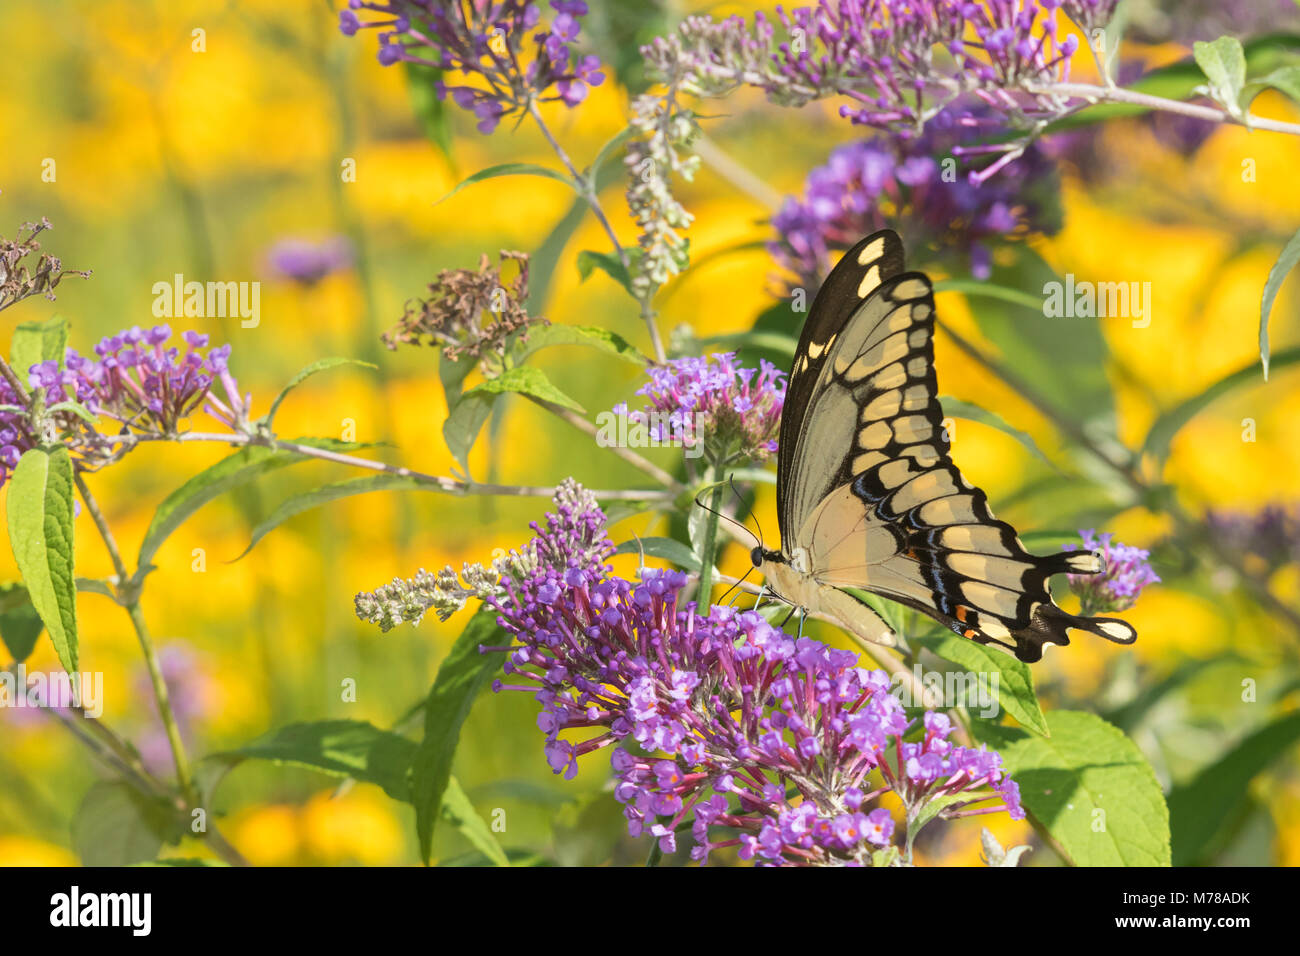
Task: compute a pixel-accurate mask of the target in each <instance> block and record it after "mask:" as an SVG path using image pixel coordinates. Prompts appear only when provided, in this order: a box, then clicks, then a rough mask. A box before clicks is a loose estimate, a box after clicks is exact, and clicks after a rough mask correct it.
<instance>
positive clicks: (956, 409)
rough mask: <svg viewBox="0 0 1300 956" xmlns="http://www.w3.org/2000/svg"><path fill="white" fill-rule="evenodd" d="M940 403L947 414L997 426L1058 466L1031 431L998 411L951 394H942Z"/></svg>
mask: <svg viewBox="0 0 1300 956" xmlns="http://www.w3.org/2000/svg"><path fill="white" fill-rule="evenodd" d="M939 404H940V405H942V406H943V410H944V412H945V414H948V415H953V416H956V417H957V418H965V419H967V420H968V421H972V422H979V423H980V424H981V425H988V426H989V427H990V428H996V429H997V430H998V431H1000V432H1004V433H1005V434H1007V435H1010V436H1011V437H1012V438H1014V439H1015V440H1016V441H1018V442H1020V444H1022V445H1024V446H1025V447H1026V448H1028V449H1029V451H1030V452H1031V453H1032V454H1033V455H1034V457H1035V458H1037V459H1039V460H1040V461H1042V462H1043V463H1044V464H1046V465H1048V466H1049V467H1051V468H1055V467H1056V466H1055V465H1053V464H1052V460H1051V459H1050V458H1048V457H1047V455H1045V454H1044V453H1043V450H1042V449H1041V448H1039V447H1038V443H1037V442H1036V441H1034V436H1033V435H1031V434H1029V432H1025V431H1021V430H1020V429H1019V428H1016V427H1014V426H1013V425H1011V424H1009V423H1008V422H1007V420H1006V419H1005V418H1003V417H1002V416H1001V415H999V414H997V413H996V412H990V411H988V410H986V409H983V408H980V407H979V406H978V405H972V404H971V403H970V402H963V401H962V400H961V399H960V398H953V397H952V396H949V395H941V396H940V397H939Z"/></svg>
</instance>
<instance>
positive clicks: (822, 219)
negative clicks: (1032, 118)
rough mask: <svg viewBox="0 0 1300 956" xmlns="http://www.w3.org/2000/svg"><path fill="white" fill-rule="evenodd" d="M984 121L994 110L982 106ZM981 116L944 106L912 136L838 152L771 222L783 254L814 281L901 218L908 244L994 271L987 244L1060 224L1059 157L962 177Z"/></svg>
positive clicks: (1032, 158) (1034, 151) (1033, 151)
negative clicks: (841, 254)
mask: <svg viewBox="0 0 1300 956" xmlns="http://www.w3.org/2000/svg"><path fill="white" fill-rule="evenodd" d="M981 112H982V114H983V116H984V118H987V111H981ZM980 122H981V120H980V119H979V118H976V117H974V116H972V115H970V114H969V113H966V114H964V115H963V114H959V113H958V111H956V110H952V109H949V110H945V111H944V112H942V113H940V114H939V115H938V116H936V117H935V119H934V120H933V121H932V122H931V123H930V124H929V125H928V126H927V127H926V129H925V132H924V133H922V134H921V135H920V136H915V137H897V136H877V137H874V138H871V139H867V140H863V141H859V142H856V143H849V144H846V145H844V146H841V147H839V148H837V149H835V150H834V151H833V152H832V153H831V154H830V157H829V158H828V159H827V161H826V163H825V164H824V165H822V166H818V167H817V168H816V169H814V170H813V171H812V172H811V173H809V174H808V178H807V180H806V182H805V184H804V191H803V195H802V196H800V197H789V198H787V199H786V200H785V203H784V204H783V205H782V207H781V209H780V211H779V212H778V213H777V214H776V216H775V217H774V218H773V220H772V226H773V228H774V229H775V230H776V232H777V235H778V238H777V239H776V240H774V241H773V242H771V243H770V244H769V246H768V248H769V250H770V251H771V252H772V254H773V256H774V257H775V258H776V260H777V261H778V262H779V263H780V264H781V265H782V266H783V267H784V268H786V269H788V270H789V271H791V272H793V273H794V274H795V275H796V276H797V277H798V280H799V281H800V282H801V283H803V284H805V285H809V286H813V287H815V286H816V285H818V284H819V283H820V281H821V279H822V277H823V276H825V275H826V273H827V272H829V271H830V267H831V264H832V263H831V253H832V252H833V251H835V250H843V249H848V248H849V247H850V246H852V245H853V244H854V243H856V242H857V241H858V240H859V239H860V238H861V237H862V236H864V235H867V234H869V233H872V232H875V231H877V230H879V229H883V228H886V227H887V226H889V227H897V226H899V225H900V224H901V226H902V228H903V232H904V234H905V235H907V237H908V241H909V242H912V243H915V244H922V245H924V246H926V247H928V248H929V249H930V250H931V251H932V252H938V253H941V254H944V253H948V252H954V251H960V252H962V253H964V254H965V255H966V256H967V257H968V259H969V265H970V270H971V272H972V273H973V274H974V275H975V276H976V277H978V278H981V279H983V278H987V277H988V275H989V271H990V268H991V264H992V253H991V249H990V246H991V245H992V244H993V243H997V242H1002V241H1006V240H1007V239H1009V238H1011V237H1013V236H1014V237H1025V236H1029V235H1035V234H1036V235H1051V234H1053V233H1055V232H1056V231H1057V229H1058V228H1059V227H1060V217H1059V207H1058V198H1059V197H1058V182H1057V177H1056V175H1055V165H1054V163H1053V162H1052V161H1051V160H1050V159H1049V158H1048V157H1047V156H1046V155H1045V154H1044V152H1043V151H1042V150H1041V149H1040V148H1039V147H1038V146H1037V145H1030V146H1029V147H1027V148H1026V150H1025V152H1024V154H1023V155H1022V156H1021V157H1020V158H1019V159H1017V160H1016V161H1015V162H1014V163H1012V164H1010V165H1009V166H1008V167H1007V170H1006V175H1004V176H1001V177H998V178H996V179H994V180H992V181H990V182H987V183H984V184H982V185H981V184H978V183H974V182H972V181H971V180H970V178H969V177H967V176H958V175H957V174H956V168H955V166H956V159H955V158H954V157H955V156H956V155H958V154H959V151H960V149H961V144H962V143H964V142H968V141H969V140H970V139H971V136H972V133H978V131H979V130H980Z"/></svg>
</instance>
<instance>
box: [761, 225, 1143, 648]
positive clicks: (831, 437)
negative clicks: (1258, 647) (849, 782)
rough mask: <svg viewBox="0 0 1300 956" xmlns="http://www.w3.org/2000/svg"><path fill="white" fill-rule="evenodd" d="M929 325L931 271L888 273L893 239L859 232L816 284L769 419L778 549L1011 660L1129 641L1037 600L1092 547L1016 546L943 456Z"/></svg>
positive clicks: (1076, 568) (1120, 627) (1119, 631)
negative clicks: (1047, 551) (1078, 641)
mask: <svg viewBox="0 0 1300 956" xmlns="http://www.w3.org/2000/svg"><path fill="white" fill-rule="evenodd" d="M885 235H888V236H893V234H892V233H889V234H885ZM873 243H877V244H876V245H873ZM867 250H870V251H872V252H876V251H879V252H881V253H882V255H881V257H876V256H872V255H865V254H864V252H865V251H867ZM859 257H861V259H862V261H858V260H859ZM882 265H883V266H884V268H882ZM859 290H861V291H862V293H863V294H862V295H859V294H858V292H859ZM828 295H829V296H830V298H828ZM835 296H840V297H842V299H847V302H845V301H842V299H837V298H835ZM841 316H842V317H841ZM934 322H935V318H934V294H933V289H932V286H931V284H930V281H929V279H928V278H926V276H924V275H923V274H921V273H917V272H904V271H903V270H902V252H901V244H899V243H898V241H897V237H896V236H893V239H892V241H890V240H888V239H885V240H881V239H880V234H878V235H877V236H873V237H869V238H868V239H867V240H864V242H863V243H860V244H859V245H858V246H857V247H855V249H854V250H850V252H849V253H848V254H846V255H845V257H844V259H842V260H841V262H840V264H839V265H837V266H836V268H835V270H834V271H833V272H832V274H831V276H830V278H829V279H828V280H827V282H826V285H825V286H823V289H822V292H821V293H819V294H818V297H817V300H816V302H815V304H814V308H813V313H812V315H811V316H810V318H809V323H810V325H813V324H814V323H815V327H814V328H813V329H812V331H811V334H810V332H809V330H807V329H806V330H805V333H804V336H803V339H802V340H801V349H800V351H799V353H797V354H796V357H795V365H794V373H793V374H792V378H791V386H790V388H791V391H792V392H794V391H795V389H796V383H798V389H799V390H798V391H797V392H795V395H796V401H797V403H798V409H799V411H798V415H797V418H794V419H791V420H790V421H796V422H797V430H794V431H792V432H791V433H790V435H789V436H787V431H786V428H787V424H788V423H787V422H783V424H782V432H781V458H780V463H779V473H778V499H779V500H778V509H779V512H780V520H781V533H782V541H783V542H785V544H786V550H787V552H789V553H790V554H791V555H797V556H799V557H798V558H797V561H798V562H799V563H802V564H803V566H804V567H805V568H806V570H807V572H808V573H809V574H810V575H812V577H814V578H815V579H816V580H817V581H818V582H819V583H820V584H824V585H830V586H833V587H842V588H843V587H848V588H861V589H864V590H868V591H872V592H874V593H877V594H880V595H881V596H883V597H887V598H891V599H893V600H895V601H898V602H899V603H902V604H904V605H907V606H909V607H912V608H915V609H916V610H919V611H922V612H924V613H926V614H929V615H930V616H932V617H934V618H936V619H937V620H939V621H940V622H942V623H943V624H944V625H946V626H947V627H949V628H951V629H952V630H953V631H955V632H956V633H958V634H961V635H963V636H964V637H968V638H970V639H972V640H975V641H978V642H980V643H997V644H1000V645H1002V646H1004V647H1007V648H1008V649H1011V650H1014V651H1015V653H1016V655H1017V656H1018V657H1019V658H1020V659H1021V660H1025V661H1034V660H1038V659H1039V658H1040V657H1041V656H1042V646H1043V644H1044V643H1049V642H1050V643H1056V644H1067V643H1069V638H1068V635H1067V633H1066V632H1067V629H1068V628H1081V629H1084V630H1088V631H1091V632H1092V633H1095V634H1098V635H1100V636H1102V637H1105V638H1107V639H1108V640H1111V641H1116V642H1118V643H1130V642H1131V641H1132V640H1134V639H1135V638H1136V633H1135V632H1134V631H1133V629H1132V628H1131V627H1130V626H1129V625H1128V624H1127V623H1125V622H1123V621H1119V620H1114V619H1106V618H1086V617H1080V616H1076V615H1071V614H1068V613H1066V612H1065V611H1063V610H1061V609H1060V608H1059V607H1057V606H1056V604H1055V603H1054V602H1053V600H1052V597H1051V593H1050V589H1049V583H1048V582H1049V579H1050V577H1051V576H1052V575H1054V574H1059V573H1064V572H1067V571H1068V572H1071V573H1076V574H1085V573H1095V572H1097V571H1100V570H1102V566H1101V559H1100V556H1099V555H1097V554H1095V553H1093V552H1073V553H1062V554H1057V555H1052V556H1049V557H1039V556H1036V555H1033V554H1030V553H1029V552H1028V551H1026V550H1025V549H1024V547H1023V546H1022V545H1021V543H1020V540H1019V538H1018V537H1017V535H1016V532H1015V529H1014V528H1012V527H1011V526H1010V525H1009V524H1007V523H1005V522H1002V521H998V520H997V519H996V518H995V517H994V516H993V513H992V512H991V511H990V509H989V507H988V500H987V498H986V497H985V495H984V493H983V492H982V491H981V490H980V489H978V488H976V487H974V486H973V485H971V484H970V483H969V482H968V481H966V479H965V478H964V477H963V476H962V474H961V472H960V471H959V470H958V469H957V467H956V465H954V464H953V462H952V460H951V459H950V458H949V454H948V452H949V441H948V436H947V434H946V432H945V430H944V426H943V421H944V418H943V410H942V408H941V406H940V404H939V401H938V397H937V387H936V381H935V372H934V341H933V340H934ZM804 342H808V343H810V344H811V346H810V347H811V351H809V352H808V353H805V350H804V348H803V343H804ZM813 353H815V354H813ZM787 402H789V399H788V398H787ZM788 408H789V405H788V404H787V409H788ZM790 427H792V428H795V427H796V426H794V425H792V426H790ZM787 451H788V457H787Z"/></svg>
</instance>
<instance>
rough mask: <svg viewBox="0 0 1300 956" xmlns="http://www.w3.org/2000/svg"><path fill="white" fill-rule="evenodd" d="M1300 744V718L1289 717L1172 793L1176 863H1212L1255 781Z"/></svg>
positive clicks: (1251, 738) (1171, 811)
mask: <svg viewBox="0 0 1300 956" xmlns="http://www.w3.org/2000/svg"><path fill="white" fill-rule="evenodd" d="M1297 740H1300V713H1293V714H1287V715H1286V716H1284V717H1280V718H1278V719H1277V720H1275V721H1274V722H1273V723H1271V724H1268V725H1267V726H1265V727H1262V728H1261V729H1259V730H1257V731H1255V732H1254V733H1253V734H1251V735H1250V736H1249V737H1247V738H1246V739H1245V740H1243V741H1242V742H1241V743H1239V744H1237V746H1235V747H1233V748H1232V749H1231V750H1229V751H1228V752H1227V753H1226V754H1225V755H1224V756H1223V757H1221V758H1220V759H1219V760H1216V761H1215V762H1214V763H1212V764H1210V766H1208V767H1206V768H1205V769H1204V770H1202V771H1201V772H1200V773H1198V774H1197V775H1196V776H1195V777H1194V778H1193V779H1192V780H1190V781H1188V782H1187V783H1185V784H1183V785H1181V786H1177V787H1174V789H1173V792H1172V793H1170V794H1169V815H1170V818H1171V820H1172V827H1173V834H1174V864H1175V865H1176V866H1192V865H1195V864H1198V863H1203V862H1208V858H1209V856H1210V855H1211V854H1212V853H1213V851H1214V850H1215V849H1216V844H1217V843H1218V842H1219V840H1218V839H1217V838H1218V837H1219V835H1220V833H1221V832H1222V831H1223V830H1224V827H1225V824H1226V823H1228V822H1230V821H1231V820H1232V819H1234V818H1235V817H1236V816H1237V815H1238V813H1239V811H1240V809H1241V807H1242V805H1243V804H1244V803H1245V801H1246V799H1247V795H1248V792H1249V787H1250V782H1251V781H1252V780H1253V779H1255V777H1257V776H1258V775H1259V774H1261V773H1263V772H1264V771H1265V770H1267V769H1268V768H1269V767H1270V766H1271V765H1272V764H1273V763H1274V762H1275V761H1277V760H1278V759H1279V758H1281V757H1282V756H1283V755H1284V754H1286V753H1287V752H1288V751H1290V750H1291V748H1292V747H1294V746H1295V744H1296V741H1297Z"/></svg>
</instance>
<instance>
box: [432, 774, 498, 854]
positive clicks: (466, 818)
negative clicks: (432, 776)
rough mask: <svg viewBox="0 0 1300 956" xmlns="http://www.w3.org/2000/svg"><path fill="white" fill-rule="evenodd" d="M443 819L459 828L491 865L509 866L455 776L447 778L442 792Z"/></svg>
mask: <svg viewBox="0 0 1300 956" xmlns="http://www.w3.org/2000/svg"><path fill="white" fill-rule="evenodd" d="M442 816H443V819H444V820H446V821H447V822H448V823H450V824H451V825H452V826H454V827H455V828H456V829H458V830H460V832H461V835H463V836H464V837H465V839H467V840H469V842H470V843H471V844H473V845H474V848H475V849H476V850H478V851H479V852H480V853H482V854H483V856H484V857H486V858H487V859H488V860H490V861H491V863H492V865H493V866H509V865H510V859H509V857H507V856H506V853H505V850H503V849H501V844H500V843H498V842H497V838H496V837H495V836H494V835H493V833H492V828H491V827H489V826H488V825H487V821H486V820H484V819H483V817H482V816H480V815H479V812H478V811H477V810H475V809H474V804H473V803H471V802H470V799H469V797H468V796H467V795H466V793H465V791H464V790H463V789H462V788H461V785H460V781H458V780H457V779H456V778H455V777H448V778H447V789H446V790H444V791H443V793H442Z"/></svg>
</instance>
